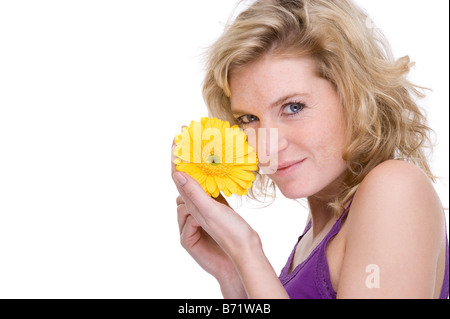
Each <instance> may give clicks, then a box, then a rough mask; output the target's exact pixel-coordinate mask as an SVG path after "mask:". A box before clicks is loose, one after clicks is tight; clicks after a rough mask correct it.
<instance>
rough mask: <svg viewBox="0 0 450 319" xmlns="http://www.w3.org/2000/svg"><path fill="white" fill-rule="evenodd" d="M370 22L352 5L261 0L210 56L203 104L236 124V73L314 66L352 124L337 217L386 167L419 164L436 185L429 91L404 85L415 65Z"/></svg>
mask: <svg viewBox="0 0 450 319" xmlns="http://www.w3.org/2000/svg"><path fill="white" fill-rule="evenodd" d="M368 21H371V20H370V19H369V17H368V16H367V14H366V13H365V12H364V11H363V10H362V9H360V8H359V7H358V6H356V5H355V4H354V3H353V2H352V1H351V0H257V1H255V2H254V3H253V4H252V5H251V6H250V7H249V8H248V9H246V10H245V11H243V12H242V13H240V14H239V15H238V16H237V18H236V19H235V20H234V21H233V22H232V23H231V24H229V25H228V26H227V27H226V28H225V31H224V33H223V34H222V36H221V37H220V38H219V39H218V40H217V41H216V42H215V43H214V44H213V45H212V46H211V47H210V49H209V51H208V55H207V69H206V71H207V72H206V76H205V80H204V83H203V96H204V99H205V102H206V104H207V106H208V109H209V111H210V113H211V114H212V115H214V116H216V117H219V118H221V119H224V120H229V121H231V122H234V118H233V116H232V113H231V107H230V96H231V91H230V85H229V78H230V74H231V73H232V72H233V71H235V70H237V69H239V68H243V67H245V66H246V65H248V64H250V63H251V62H253V61H255V60H256V59H258V58H260V57H261V56H262V55H264V54H267V53H271V54H282V55H289V56H298V57H301V56H310V57H313V58H314V59H315V61H316V62H317V66H318V70H319V75H320V76H321V77H323V78H325V79H327V80H328V81H330V82H331V83H332V84H333V85H334V87H335V89H336V92H337V94H338V96H339V98H340V101H341V103H342V105H343V108H344V114H345V118H346V120H347V132H348V134H347V142H346V145H347V147H346V149H345V151H344V153H343V159H344V160H345V161H346V162H347V167H348V169H347V173H346V177H345V180H344V185H342V189H341V192H340V194H338V195H337V197H336V198H333V199H331V200H330V201H329V204H330V206H331V207H333V208H334V209H335V212H336V214H338V215H339V214H341V213H342V212H343V211H344V209H345V204H346V203H348V201H349V200H350V199H351V198H352V197H353V195H354V194H355V192H356V190H357V188H358V185H359V184H360V183H361V182H362V180H363V179H364V178H365V177H366V175H367V174H368V173H369V172H370V171H371V170H372V169H373V168H375V167H376V166H377V165H379V164H380V163H382V162H384V161H386V160H390V159H401V160H405V161H409V162H411V163H414V164H416V165H417V166H419V167H420V168H421V169H422V170H423V171H424V172H425V173H426V174H427V175H428V176H429V177H430V178H431V179H432V180H433V181H435V177H434V176H433V174H432V173H431V170H430V167H429V164H428V160H427V157H426V155H425V152H424V147H431V143H430V142H431V141H430V131H431V130H430V128H429V127H428V126H427V124H426V118H425V116H424V114H423V113H422V111H421V110H420V108H419V107H418V105H417V103H416V102H415V99H417V98H419V97H423V96H424V94H423V93H422V92H421V89H423V88H421V87H419V86H416V85H414V84H412V83H411V82H409V81H408V80H407V78H406V77H407V74H408V73H409V71H410V68H411V66H412V65H413V63H411V62H410V59H409V57H408V56H405V57H402V58H400V59H398V60H396V59H394V57H393V55H392V53H391V51H390V48H389V45H388V43H387V41H386V39H385V38H384V36H383V35H382V34H381V32H380V31H379V29H377V28H373V27H370V26H368ZM270 186H272V188H274V185H273V184H271V183H270V182H269V180H268V178H267V177H266V176H263V175H258V176H257V182H255V183H254V187H253V191H258V192H259V194H265V193H267V191H268V188H269V187H270ZM251 194H253V196H255V195H254V194H255V192H251Z"/></svg>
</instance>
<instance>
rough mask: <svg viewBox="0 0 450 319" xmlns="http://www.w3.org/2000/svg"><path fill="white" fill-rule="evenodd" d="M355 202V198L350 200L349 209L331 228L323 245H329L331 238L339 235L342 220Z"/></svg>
mask: <svg viewBox="0 0 450 319" xmlns="http://www.w3.org/2000/svg"><path fill="white" fill-rule="evenodd" d="M352 202H353V197H352V199H351V200H350V203H349V204H348V206H347V208H346V209H345V211H344V212H343V213H342V215H341V216H340V217H339V218H338V220H337V221H336V223H334V225H333V227H332V228H331V230H330V231H329V232H328V234H327V235H326V236H325V238H324V240H323V242H322V243H323V244H324V245H327V243H328V241H329V240H330V239H331V237H333V236H335V235H336V234H337V233H339V230H340V229H341V224H342V220H343V219H344V217H345V216H346V215H347V214H348V212H349V210H350V206H351V205H352Z"/></svg>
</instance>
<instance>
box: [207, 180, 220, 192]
mask: <svg viewBox="0 0 450 319" xmlns="http://www.w3.org/2000/svg"><path fill="white" fill-rule="evenodd" d="M206 188H207V189H208V192H210V193H211V194H213V193H214V192H215V191H216V188H217V185H216V181H215V179H214V177H213V176H207V177H206Z"/></svg>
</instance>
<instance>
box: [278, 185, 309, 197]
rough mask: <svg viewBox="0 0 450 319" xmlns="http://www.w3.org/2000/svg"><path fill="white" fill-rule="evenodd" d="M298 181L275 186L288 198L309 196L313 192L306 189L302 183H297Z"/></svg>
mask: <svg viewBox="0 0 450 319" xmlns="http://www.w3.org/2000/svg"><path fill="white" fill-rule="evenodd" d="M298 184H299V183H289V184H283V185H278V184H277V187H278V189H279V190H280V192H281V193H282V194H283V196H284V197H286V198H288V199H300V198H305V197H309V196H311V195H313V194H314V192H313V191H312V190H310V189H306V188H305V187H304V186H303V185H298ZM302 186H303V187H302Z"/></svg>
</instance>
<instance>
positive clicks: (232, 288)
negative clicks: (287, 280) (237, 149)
mask: <svg viewBox="0 0 450 319" xmlns="http://www.w3.org/2000/svg"><path fill="white" fill-rule="evenodd" d="M172 152H173V148H172ZM173 160H174V158H173V156H172V176H173V179H174V181H175V184H176V186H177V188H178V191H179V192H180V196H178V198H177V206H178V207H177V212H178V226H179V230H180V239H181V245H182V246H183V247H184V248H185V249H186V250H187V251H188V253H189V254H190V255H191V256H192V257H193V258H194V260H196V261H197V263H198V264H199V265H200V266H201V267H202V268H203V269H204V270H205V271H207V272H208V273H210V274H211V275H213V276H214V277H215V278H216V279H217V280H218V281H219V283H220V284H221V287H222V292H223V293H224V296H225V297H227V296H229V297H233V298H243V297H246V295H245V291H244V288H243V286H242V284H241V282H240V279H239V275H238V273H237V272H236V269H235V265H234V262H233V257H232V256H233V255H240V252H241V250H240V248H242V247H245V245H243V243H245V242H248V243H250V242H251V241H250V240H248V238H250V237H253V236H254V234H256V233H255V232H254V231H253V230H252V229H251V228H250V226H249V225H248V224H247V223H246V222H245V221H244V220H243V219H242V218H241V217H240V216H239V215H238V214H237V213H236V212H235V211H234V210H232V209H231V207H230V206H229V205H228V203H227V202H226V200H225V199H224V198H223V197H222V196H221V195H220V196H219V197H218V198H217V199H213V198H211V197H209V196H208V195H207V194H206V193H205V191H204V190H203V188H202V187H201V186H200V185H199V184H198V183H197V182H196V181H195V180H194V179H192V178H191V177H190V176H188V175H186V174H184V173H181V172H177V171H176V168H175V164H173ZM179 181H181V183H180V182H179ZM258 239H259V237H258Z"/></svg>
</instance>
